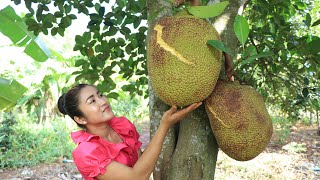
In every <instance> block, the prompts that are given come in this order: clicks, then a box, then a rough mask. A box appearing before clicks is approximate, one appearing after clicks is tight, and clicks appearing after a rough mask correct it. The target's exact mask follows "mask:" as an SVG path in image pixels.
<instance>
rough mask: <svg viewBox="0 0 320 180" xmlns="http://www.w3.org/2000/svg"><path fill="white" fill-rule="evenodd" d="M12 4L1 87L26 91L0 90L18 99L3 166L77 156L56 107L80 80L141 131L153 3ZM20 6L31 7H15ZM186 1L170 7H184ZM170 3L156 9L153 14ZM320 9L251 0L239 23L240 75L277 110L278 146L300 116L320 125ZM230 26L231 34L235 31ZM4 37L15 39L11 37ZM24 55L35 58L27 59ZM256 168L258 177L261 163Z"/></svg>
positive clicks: (313, 4)
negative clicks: (19, 87) (16, 84)
mask: <svg viewBox="0 0 320 180" xmlns="http://www.w3.org/2000/svg"><path fill="white" fill-rule="evenodd" d="M164 1H166V0H164ZM12 2H14V3H15V4H16V5H17V6H15V5H13V4H11V7H12V8H10V7H8V8H7V9H6V10H5V11H2V12H1V13H0V19H1V20H4V19H5V22H6V23H1V24H0V32H1V33H2V34H3V35H5V36H6V37H4V36H1V42H0V43H1V45H0V51H1V54H3V56H1V57H0V64H1V68H0V78H1V79H0V84H1V85H6V86H7V85H8V83H7V82H8V81H7V80H10V81H12V82H19V83H20V84H22V85H24V86H25V87H27V88H28V91H27V92H25V94H24V95H23V96H22V98H20V94H19V93H18V95H19V97H18V95H16V96H17V97H18V98H17V97H10V96H7V95H6V96H4V95H3V94H1V93H0V101H1V102H0V103H1V104H7V103H3V102H4V100H5V99H6V98H8V97H9V98H11V99H10V101H9V102H10V105H9V107H10V108H7V107H5V108H7V109H6V110H7V111H8V112H1V118H0V123H1V125H0V159H1V161H0V168H8V167H19V166H27V165H35V164H37V163H41V162H52V161H55V160H57V159H61V158H71V151H72V149H73V147H74V145H73V143H72V142H71V139H70V138H69V133H70V131H72V130H74V129H75V128H76V127H75V126H74V124H73V122H72V120H70V119H69V118H66V119H65V118H64V117H62V116H61V115H60V114H59V113H58V111H57V108H56V105H55V104H56V101H57V98H58V97H59V95H61V94H62V93H63V92H65V90H66V89H68V88H69V87H70V86H72V85H73V84H75V83H79V82H87V83H91V84H95V85H97V87H98V88H99V89H100V90H101V91H103V92H105V93H106V95H107V96H108V97H109V98H111V102H112V105H113V109H114V111H115V112H116V114H117V115H119V116H121V115H124V116H127V117H128V118H129V119H130V120H131V121H133V122H134V123H135V124H136V125H138V130H139V129H140V128H139V123H140V122H141V121H140V120H146V117H147V116H148V109H149V107H148V104H147V102H148V99H147V98H148V96H149V94H148V88H147V84H148V77H147V63H146V38H147V28H148V26H147V25H148V24H147V10H148V8H147V5H149V4H150V2H151V1H145V0H141V1H134V0H128V1H124V0H121V1H109V0H105V1H104V0H101V1H91V0H83V1H37V0H34V1H33V0H32V1H30V0H25V1H24V2H26V3H24V2H23V1H20V0H13V1H12ZM75 2H77V3H75ZM159 2H160V1H159ZM202 2H203V3H207V2H208V0H202ZM211 2H213V1H211ZM230 2H231V1H230ZM19 4H20V5H19ZM163 4H165V3H163ZM230 4H232V3H230ZM149 6H151V5H149ZM21 7H24V8H27V11H24V12H22V13H18V9H19V8H21ZM184 7H185V6H184V5H182V6H179V7H178V8H176V7H172V8H173V9H174V11H178V10H181V9H183V8H184ZM166 8H167V7H165V6H163V7H161V6H160V7H157V8H156V9H157V11H156V12H149V13H150V14H149V16H148V18H149V21H152V20H153V19H154V18H155V17H156V16H158V15H159V14H161V13H162V12H161V11H162V10H165V9H166ZM319 8H320V3H319V1H309V0H290V1H276V0H270V1H259V0H252V1H248V2H247V4H245V7H244V14H243V16H241V17H240V16H237V17H236V24H238V26H237V27H239V26H242V25H243V24H246V25H248V26H243V27H242V28H240V29H234V30H233V31H234V32H235V34H236V35H237V36H239V32H243V30H244V31H245V34H246V35H247V36H248V38H241V40H240V42H239V43H238V45H237V48H233V49H231V50H232V53H234V55H235V56H234V63H235V71H236V74H237V77H236V79H238V80H240V81H241V82H242V83H245V84H248V85H251V86H253V87H254V88H255V89H257V90H258V91H259V92H260V93H261V94H262V95H263V96H264V98H265V99H266V102H267V105H268V108H270V109H272V110H273V111H272V112H271V114H273V115H275V116H276V118H273V122H274V125H275V131H277V132H278V134H279V142H281V143H284V142H285V140H286V139H287V137H288V135H289V133H290V126H291V125H295V123H296V122H297V121H298V120H300V121H301V122H302V124H308V125H311V124H315V123H317V124H318V125H319V110H320V101H319V99H320V95H319V84H320V82H319V80H320V77H319V75H320V73H319V72H320V69H319V67H320V66H319V58H320V49H319V46H318V45H319V36H320V25H319V24H320V14H319V12H318V9H319ZM227 9H232V8H227ZM14 11H16V13H14ZM17 14H18V15H17ZM20 14H21V17H19V16H20ZM1 22H2V21H1ZM79 22H81V23H79ZM24 23H25V24H24ZM18 24H19V27H17V25H18ZM79 24H84V26H85V28H86V29H84V30H83V31H78V30H79V29H81V28H78V27H77V26H73V25H79ZM16 28H18V29H19V33H18V34H19V37H20V39H13V38H14V34H10V33H9V34H6V33H5V32H17V30H18V29H16ZM230 29H232V28H229V29H227V28H225V29H224V31H226V32H228V33H229V34H232V33H233V31H231V30H230ZM27 30H29V31H27ZM32 33H33V34H32ZM6 38H7V39H9V40H10V42H9V43H4V42H7V41H5V40H7V39H6ZM3 39H4V40H3ZM28 40H30V41H28ZM27 42H28V43H31V44H28V43H27ZM35 43H37V44H35ZM215 43H217V42H214V41H211V42H210V43H209V44H211V45H212V46H214V44H215ZM45 44H46V45H48V46H49V47H45ZM216 46H223V45H221V44H218V45H216ZM30 47H31V48H30ZM46 48H48V49H49V50H50V52H51V53H47V52H48V51H47V50H48V49H46ZM9 49H10V51H9ZM226 49H227V48H226ZM72 51H74V52H72ZM23 52H24V53H25V54H28V55H29V56H30V57H31V58H32V59H30V57H29V56H21V54H24V53H23ZM38 52H40V53H38ZM49 54H50V55H49ZM14 55H16V56H14ZM37 55H41V56H40V57H38V56H37ZM46 59H48V60H46ZM45 60H46V61H45ZM42 61H45V62H42ZM3 67H4V68H3ZM13 80H16V81H13ZM4 81H5V82H6V83H4ZM1 87H3V86H1ZM3 89H4V88H1V89H0V91H3ZM16 89H17V88H16ZM7 92H9V93H10V91H8V90H7ZM17 99H19V100H18V101H17ZM13 105H17V106H16V107H14V108H12V107H13ZM1 108H2V106H1ZM278 112H281V113H278ZM279 117H281V118H279ZM154 124H155V123H154ZM175 142H176V141H175ZM174 146H175V145H172V147H174ZM290 148H291V149H292V148H293V149H294V151H297V150H298V151H300V149H303V148H304V147H303V145H300V144H296V145H292V147H290ZM208 149H209V148H208ZM226 168H227V169H229V167H226ZM239 170H242V171H246V168H239ZM258 170H259V172H257V174H258V175H259V173H261V171H263V169H262V170H260V169H258ZM234 172H236V171H234ZM257 174H256V175H257ZM269 175H270V174H269ZM266 176H268V174H266ZM254 177H257V178H259V177H261V174H260V176H254Z"/></svg>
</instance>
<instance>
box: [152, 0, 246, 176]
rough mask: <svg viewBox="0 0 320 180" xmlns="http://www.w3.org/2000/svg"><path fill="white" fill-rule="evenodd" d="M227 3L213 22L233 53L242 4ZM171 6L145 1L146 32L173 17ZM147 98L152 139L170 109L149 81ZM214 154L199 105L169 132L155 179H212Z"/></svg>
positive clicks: (236, 0)
mask: <svg viewBox="0 0 320 180" xmlns="http://www.w3.org/2000/svg"><path fill="white" fill-rule="evenodd" d="M216 2H217V1H215V2H213V1H212V2H210V3H216ZM229 2H230V5H229V7H228V8H227V10H226V11H225V13H223V14H222V15H221V16H219V17H217V18H215V19H213V20H212V23H213V25H214V26H215V27H216V29H217V30H218V31H219V32H220V33H221V37H222V40H223V41H224V42H225V43H226V44H227V45H228V46H229V47H230V48H231V49H233V50H235V49H236V46H237V42H238V41H237V40H236V37H235V35H234V32H233V21H234V17H235V15H236V14H237V13H238V11H239V9H240V10H241V8H242V6H243V4H244V3H245V1H244V0H242V1H239V0H230V1H229ZM172 5H173V4H172V3H170V2H169V1H167V0H158V1H152V0H148V1H147V7H148V22H149V31H150V29H152V28H153V25H154V24H155V22H157V20H158V19H159V18H161V17H163V16H170V15H172ZM149 31H148V32H149ZM148 34H149V33H148ZM148 37H149V36H148ZM147 42H148V40H147ZM149 95H150V96H149V97H150V101H149V108H150V121H151V127H150V129H151V132H150V133H151V137H152V136H153V134H154V132H155V130H156V129H157V128H158V126H159V122H160V120H161V117H162V114H163V113H164V112H165V111H166V110H167V109H169V106H168V105H166V104H165V103H163V102H162V101H161V100H160V99H159V98H158V97H157V96H156V95H155V94H154V91H153V88H152V86H151V83H150V82H149ZM217 153H218V146H217V144H216V141H215V138H214V136H213V133H212V131H211V127H210V123H209V119H208V116H207V114H206V112H205V108H204V105H202V106H201V107H200V108H198V109H197V110H195V111H194V112H193V113H192V114H190V115H189V116H188V117H186V118H185V119H184V120H183V121H182V122H181V123H180V125H177V126H176V127H174V128H172V129H171V130H170V131H169V133H168V135H167V137H166V140H165V142H164V145H163V148H162V152H161V154H160V157H159V159H158V162H157V164H156V166H155V169H154V172H153V176H154V180H185V179H190V180H194V179H204V180H212V179H214V173H215V168H216V161H217Z"/></svg>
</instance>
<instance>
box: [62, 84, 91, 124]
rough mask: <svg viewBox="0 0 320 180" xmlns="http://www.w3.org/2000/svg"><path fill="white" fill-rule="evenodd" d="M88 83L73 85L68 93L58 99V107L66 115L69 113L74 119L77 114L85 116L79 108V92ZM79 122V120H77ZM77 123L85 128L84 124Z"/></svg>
mask: <svg viewBox="0 0 320 180" xmlns="http://www.w3.org/2000/svg"><path fill="white" fill-rule="evenodd" d="M86 86H89V85H88V84H78V85H76V86H74V87H72V88H71V89H70V90H69V91H68V92H67V93H65V94H62V95H61V96H60V98H59V100H58V109H59V111H60V112H61V113H62V114H64V115H69V116H70V117H71V118H72V119H73V120H74V117H75V116H78V117H83V116H84V114H83V113H82V111H81V110H80V109H79V94H80V91H81V89H82V88H84V87H86ZM75 122H76V121H75ZM76 123H77V122H76ZM77 125H78V126H79V127H81V128H84V126H83V125H82V124H78V123H77Z"/></svg>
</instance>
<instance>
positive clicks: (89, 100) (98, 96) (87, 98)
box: [79, 86, 114, 125]
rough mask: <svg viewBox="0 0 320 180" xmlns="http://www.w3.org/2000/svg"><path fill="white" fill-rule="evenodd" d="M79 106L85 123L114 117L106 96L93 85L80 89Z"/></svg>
mask: <svg viewBox="0 0 320 180" xmlns="http://www.w3.org/2000/svg"><path fill="white" fill-rule="evenodd" d="M79 108H80V110H81V111H82V112H83V114H84V116H85V117H84V119H85V121H86V123H85V124H86V125H88V124H98V123H102V122H106V121H108V120H111V119H112V118H113V117H114V114H113V112H112V109H111V106H110V104H109V101H108V100H107V98H106V97H105V96H104V95H103V94H102V93H101V92H100V91H98V90H97V89H96V88H95V87H93V86H85V87H84V88H82V89H81V91H80V94H79Z"/></svg>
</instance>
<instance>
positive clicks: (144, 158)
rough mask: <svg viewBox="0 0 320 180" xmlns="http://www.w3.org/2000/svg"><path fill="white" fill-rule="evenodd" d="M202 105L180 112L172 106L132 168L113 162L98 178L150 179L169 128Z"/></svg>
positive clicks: (113, 179) (194, 105) (189, 107)
mask: <svg viewBox="0 0 320 180" xmlns="http://www.w3.org/2000/svg"><path fill="white" fill-rule="evenodd" d="M200 105H201V103H194V104H192V105H190V106H188V107H187V108H184V109H181V110H179V111H177V107H176V106H172V107H171V108H170V109H169V110H168V111H166V112H165V113H164V114H163V116H162V120H161V122H160V126H159V128H158V130H157V131H156V133H155V134H154V136H153V138H152V140H151V141H150V143H149V145H148V147H147V148H146V149H145V150H144V152H143V154H142V155H141V157H140V158H139V159H138V161H137V162H136V164H135V165H134V166H133V167H132V168H130V167H127V166H125V165H123V164H121V163H118V162H115V161H112V162H111V163H110V164H109V165H108V166H107V171H106V173H105V174H103V175H99V176H98V177H97V178H98V179H107V180H110V179H112V180H131V179H139V180H140V179H141V180H144V179H149V177H150V174H151V173H152V171H153V169H154V166H155V164H156V162H157V159H158V157H159V155H160V152H161V147H162V144H163V142H164V139H165V136H166V134H167V132H168V130H169V128H170V127H171V126H172V125H174V124H176V123H177V122H179V121H180V120H181V119H183V118H184V117H185V116H186V115H188V114H189V113H190V112H191V111H193V110H195V109H196V108H197V107H199V106H200Z"/></svg>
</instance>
